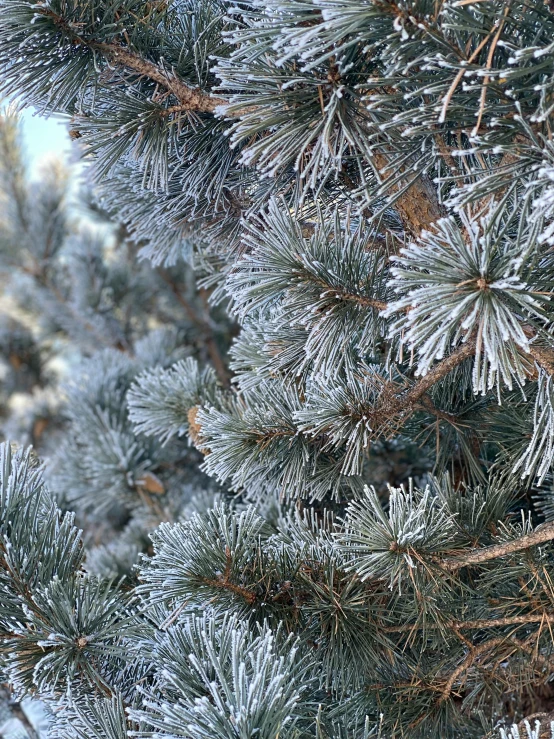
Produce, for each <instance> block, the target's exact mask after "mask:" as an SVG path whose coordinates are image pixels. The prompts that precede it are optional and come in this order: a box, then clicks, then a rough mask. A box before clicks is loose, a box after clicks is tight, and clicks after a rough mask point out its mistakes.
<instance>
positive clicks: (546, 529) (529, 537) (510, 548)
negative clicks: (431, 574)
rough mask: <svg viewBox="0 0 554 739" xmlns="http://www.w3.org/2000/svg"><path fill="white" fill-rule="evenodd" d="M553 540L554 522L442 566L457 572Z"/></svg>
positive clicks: (444, 562)
mask: <svg viewBox="0 0 554 739" xmlns="http://www.w3.org/2000/svg"><path fill="white" fill-rule="evenodd" d="M553 539H554V522H550V523H545V524H543V525H542V526H539V527H538V528H537V529H535V531H533V532H532V533H530V534H525V536H520V537H519V539H513V540H512V541H506V542H503V543H502V544H493V545H492V546H490V547H483V548H482V549H474V550H473V551H471V552H468V554H465V555H461V556H459V557H455V558H452V559H445V560H442V562H441V565H442V567H444V568H445V569H447V570H450V571H456V570H459V569H460V568H461V567H467V566H469V565H478V564H481V563H483V562H489V561H490V560H492V559H498V557H505V556H507V555H508V554H514V553H515V552H521V551H523V550H525V549H529V548H530V547H535V546H537V545H538V544H545V543H546V542H547V541H552V540H553Z"/></svg>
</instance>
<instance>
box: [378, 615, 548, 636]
mask: <svg viewBox="0 0 554 739" xmlns="http://www.w3.org/2000/svg"><path fill="white" fill-rule="evenodd" d="M536 623H554V614H550V615H549V614H547V613H544V612H542V613H525V614H522V615H520V616H506V617H504V618H482V619H477V620H475V621H448V622H447V623H445V624H426V625H425V626H419V625H418V624H402V625H401V626H384V627H382V630H383V631H384V632H385V633H386V634H404V633H409V632H412V631H421V630H423V629H429V630H431V631H437V630H439V629H442V628H447V629H452V630H458V631H472V630H476V631H479V630H481V629H495V628H501V627H503V626H519V625H523V624H536Z"/></svg>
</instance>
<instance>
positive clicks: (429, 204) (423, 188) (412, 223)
mask: <svg viewBox="0 0 554 739" xmlns="http://www.w3.org/2000/svg"><path fill="white" fill-rule="evenodd" d="M373 161H374V163H375V165H376V167H377V169H378V170H379V171H381V172H385V171H386V170H387V169H388V167H389V166H390V165H389V160H388V158H387V156H386V154H384V153H382V152H374V153H373ZM392 190H393V192H394V191H400V192H399V194H398V196H397V197H396V198H395V200H394V207H395V208H396V210H397V211H398V214H399V216H400V218H401V220H402V223H403V225H404V228H405V229H406V230H407V231H408V232H409V233H411V234H412V235H413V236H415V237H417V236H419V234H420V233H421V232H422V231H423V230H427V231H428V230H429V229H431V228H432V226H433V224H434V223H435V222H436V221H437V220H438V219H439V218H442V217H443V216H444V215H445V209H444V207H443V206H441V204H440V202H439V199H438V197H437V191H436V189H435V187H434V185H433V183H432V182H430V181H429V179H428V178H427V177H426V176H425V175H422V176H420V177H417V178H416V179H415V181H414V182H413V183H412V184H411V185H410V186H409V187H408V188H405V189H403V190H402V189H401V188H399V186H398V185H396V186H394V187H393V188H392Z"/></svg>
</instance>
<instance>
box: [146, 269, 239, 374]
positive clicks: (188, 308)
mask: <svg viewBox="0 0 554 739" xmlns="http://www.w3.org/2000/svg"><path fill="white" fill-rule="evenodd" d="M158 274H159V275H160V277H161V278H162V280H163V281H164V282H165V283H166V284H167V285H168V287H169V288H170V290H171V292H172V293H173V295H174V296H175V298H176V300H177V302H178V303H179V304H180V305H181V306H182V308H184V310H185V313H186V314H187V316H188V318H189V320H190V321H191V323H193V324H194V325H195V326H197V327H198V328H199V329H200V330H201V331H202V332H203V334H204V337H205V343H206V348H207V350H208V354H209V355H210V359H211V360H212V364H213V366H214V369H215V371H216V373H217V376H218V377H219V380H220V382H221V383H222V384H223V385H225V386H226V387H227V386H228V385H229V373H228V372H227V368H226V366H225V362H224V361H223V357H222V356H221V353H220V351H219V347H218V346H217V342H216V340H215V337H214V335H213V331H212V329H211V326H210V324H209V323H208V322H207V321H206V320H205V319H204V318H202V316H200V315H198V313H197V311H196V310H195V308H194V307H193V306H192V305H191V304H190V303H189V301H188V300H187V299H186V298H185V296H184V295H183V293H182V292H181V290H180V289H179V286H178V285H177V283H176V282H175V280H174V279H173V278H172V277H171V275H170V274H169V273H168V272H166V271H165V270H164V269H158Z"/></svg>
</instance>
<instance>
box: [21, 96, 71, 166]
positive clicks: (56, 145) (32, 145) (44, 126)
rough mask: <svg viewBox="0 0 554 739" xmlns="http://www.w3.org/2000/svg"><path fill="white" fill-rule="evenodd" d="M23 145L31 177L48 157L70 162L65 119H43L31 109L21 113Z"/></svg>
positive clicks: (69, 146) (69, 144)
mask: <svg viewBox="0 0 554 739" xmlns="http://www.w3.org/2000/svg"><path fill="white" fill-rule="evenodd" d="M21 118H22V125H23V143H24V146H25V155H26V159H27V163H28V165H29V172H30V174H31V176H33V175H34V174H36V172H37V170H38V168H39V166H40V163H41V162H42V161H44V160H45V159H48V158H50V157H62V158H64V159H65V161H66V162H67V163H69V161H70V155H71V140H70V138H69V133H68V129H67V119H63V118H61V117H53V116H51V117H50V118H43V117H41V116H39V115H38V114H37V113H35V112H34V111H33V110H32V109H31V108H27V109H25V110H24V111H23V113H22V116H21Z"/></svg>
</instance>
